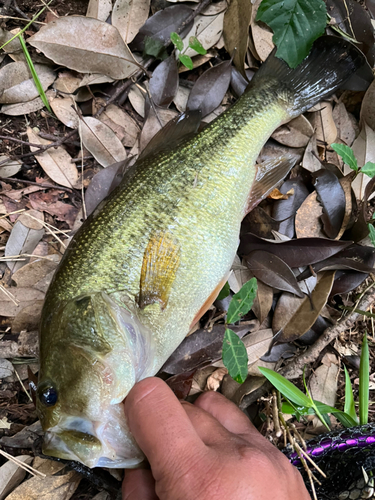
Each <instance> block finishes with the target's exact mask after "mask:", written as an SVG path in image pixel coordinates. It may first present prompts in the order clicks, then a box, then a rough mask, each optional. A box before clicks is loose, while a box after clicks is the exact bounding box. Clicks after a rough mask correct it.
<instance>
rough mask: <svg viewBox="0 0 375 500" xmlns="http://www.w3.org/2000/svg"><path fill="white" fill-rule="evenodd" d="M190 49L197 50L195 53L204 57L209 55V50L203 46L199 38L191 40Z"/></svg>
mask: <svg viewBox="0 0 375 500" xmlns="http://www.w3.org/2000/svg"><path fill="white" fill-rule="evenodd" d="M189 47H190V48H191V49H193V50H195V52H198V54H201V55H202V56H204V55H205V54H207V50H206V49H205V48H204V47H203V45H202V44H201V42H200V41H199V40H198V38H197V37H196V36H191V37H190V38H189ZM177 48H178V47H177ZM179 50H181V49H179Z"/></svg>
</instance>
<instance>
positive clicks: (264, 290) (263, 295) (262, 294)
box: [252, 280, 273, 324]
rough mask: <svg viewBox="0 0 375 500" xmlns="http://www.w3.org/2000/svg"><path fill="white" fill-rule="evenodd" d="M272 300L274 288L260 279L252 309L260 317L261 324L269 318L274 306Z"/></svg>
mask: <svg viewBox="0 0 375 500" xmlns="http://www.w3.org/2000/svg"><path fill="white" fill-rule="evenodd" d="M272 302H273V289H272V288H271V287H270V286H268V285H265V284H264V283H263V282H262V281H260V280H259V281H258V289H257V296H256V297H255V300H254V304H253V307H252V310H253V313H254V314H255V316H256V317H257V318H258V319H259V323H260V324H262V323H263V321H264V320H265V319H266V318H267V316H268V313H269V312H270V310H271V307H272Z"/></svg>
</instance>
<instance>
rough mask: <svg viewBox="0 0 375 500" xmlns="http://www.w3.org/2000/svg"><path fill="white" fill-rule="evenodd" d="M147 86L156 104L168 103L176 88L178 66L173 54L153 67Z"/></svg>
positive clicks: (166, 105) (165, 105) (163, 104)
mask: <svg viewBox="0 0 375 500" xmlns="http://www.w3.org/2000/svg"><path fill="white" fill-rule="evenodd" d="M149 88H150V93H151V98H152V100H153V101H154V103H155V104H156V105H157V106H161V107H168V106H169V105H170V103H171V102H172V101H173V99H174V97H175V95H176V92H177V88H178V68H177V62H176V58H175V57H174V55H171V56H169V57H168V58H167V59H165V60H164V61H162V62H161V63H160V64H159V65H158V66H157V67H156V68H155V70H154V72H153V73H152V77H151V79H150V84H149ZM219 104H220V103H219Z"/></svg>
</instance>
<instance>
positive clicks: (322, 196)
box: [313, 169, 351, 239]
mask: <svg viewBox="0 0 375 500" xmlns="http://www.w3.org/2000/svg"><path fill="white" fill-rule="evenodd" d="M313 177H314V186H315V189H316V193H317V200H318V201H319V202H320V204H321V205H322V207H323V214H322V216H321V220H322V223H323V229H324V232H325V233H326V235H327V236H328V237H329V238H331V239H335V238H336V236H337V235H338V234H339V232H340V229H341V226H342V223H343V220H344V216H345V206H346V199H345V193H344V190H343V188H342V186H341V184H340V182H339V180H338V178H337V177H336V175H335V174H334V173H332V172H330V171H329V170H323V169H321V170H319V171H318V172H315V173H314V175H313ZM350 196H351V194H350Z"/></svg>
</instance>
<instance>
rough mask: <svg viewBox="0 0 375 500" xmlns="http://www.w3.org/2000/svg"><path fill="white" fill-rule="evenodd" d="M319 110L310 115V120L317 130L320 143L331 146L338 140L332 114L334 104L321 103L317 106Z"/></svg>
mask: <svg viewBox="0 0 375 500" xmlns="http://www.w3.org/2000/svg"><path fill="white" fill-rule="evenodd" d="M315 109H319V110H318V111H315V112H314V113H310V114H309V115H310V116H309V120H310V123H311V124H312V126H313V129H314V130H315V134H316V139H317V141H318V143H319V142H320V143H321V144H326V145H331V144H332V143H333V142H335V140H336V138H337V128H336V125H335V121H334V119H333V114H332V104H331V103H330V102H326V101H325V102H321V103H319V104H317V105H316V107H315Z"/></svg>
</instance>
